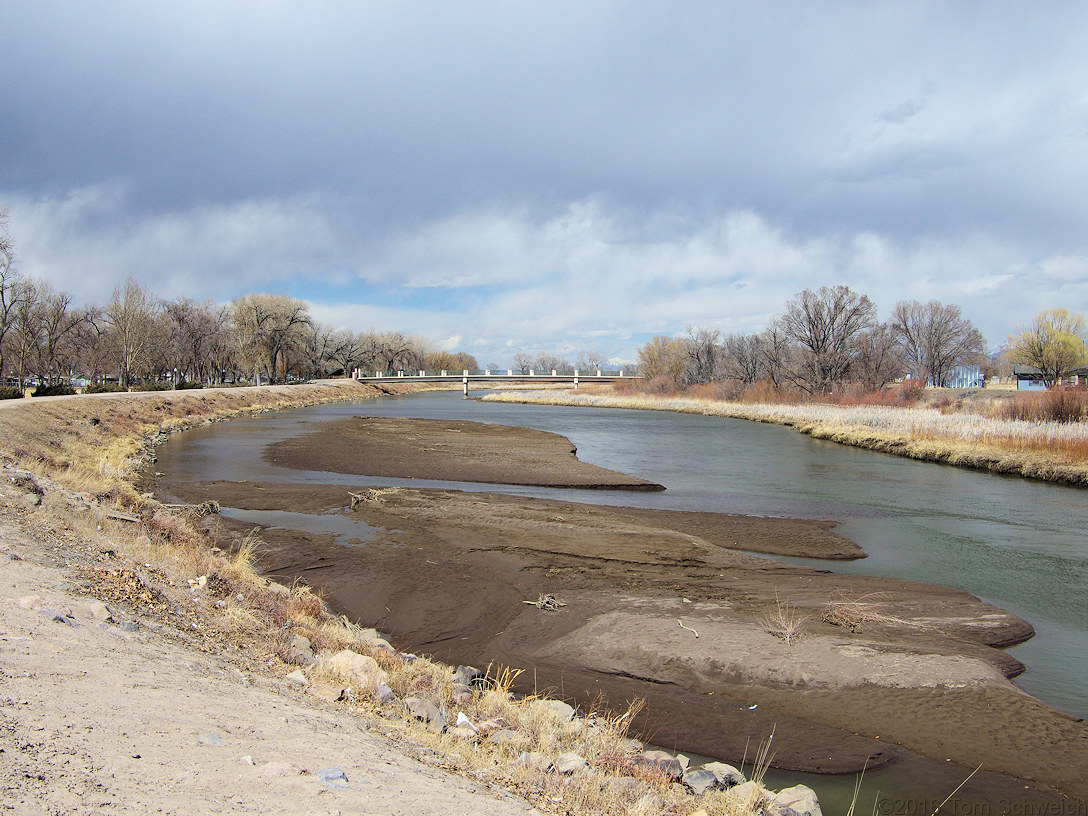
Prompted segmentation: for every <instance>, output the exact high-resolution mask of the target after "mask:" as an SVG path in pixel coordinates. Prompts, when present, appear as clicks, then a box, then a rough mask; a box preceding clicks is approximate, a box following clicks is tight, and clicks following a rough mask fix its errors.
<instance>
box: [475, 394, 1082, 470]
mask: <svg viewBox="0 0 1088 816" xmlns="http://www.w3.org/2000/svg"><path fill="white" fill-rule="evenodd" d="M484 399H485V400H493V401H497V402H533V403H539V404H554V405H580V406H589V407H601V408H634V409H640V410H653V411H675V412H678V413H691V414H704V415H708V416H722V417H730V418H735V419H747V420H753V421H756V422H768V423H773V424H777V425H787V426H791V427H794V428H796V429H797V430H799V431H801V432H802V433H806V434H810V435H811V436H813V437H816V438H819V439H827V440H830V441H834V442H840V443H842V444H846V445H854V446H856V447H862V448H867V449H870V450H876V451H881V452H883V453H891V454H895V455H898V456H908V457H911V458H914V459H920V460H925V461H932V462H941V463H945V464H951V465H958V466H962V467H971V468H977V469H981V470H989V471H992V472H996V473H1008V474H1015V475H1020V476H1024V477H1027V478H1033V479H1041V480H1044V481H1054V482H1064V483H1067V484H1075V485H1088V422H1057V421H1052V420H1051V421H1026V420H1016V419H1011V420H1010V419H1004V418H1001V417H998V416H986V415H984V414H982V413H973V412H970V411H967V410H959V411H948V410H946V409H943V408H942V407H939V406H938V407H929V406H918V407H895V406H886V405H830V404H822V403H809V404H769V403H741V402H726V401H719V400H709V399H694V398H691V397H665V396H655V395H648V394H639V395H632V394H619V395H617V394H607V393H596V394H581V393H577V392H572V391H568V392H566V393H564V394H558V393H552V394H548V395H530V394H517V395H511V394H494V395H489V396H486V397H484Z"/></svg>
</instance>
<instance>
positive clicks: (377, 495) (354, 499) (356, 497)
mask: <svg viewBox="0 0 1088 816" xmlns="http://www.w3.org/2000/svg"><path fill="white" fill-rule="evenodd" d="M396 492H397V488H395V487H382V488H376V487H371V488H368V489H367V491H366V492H365V493H352V492H351V491H348V495H349V496H350V497H351V509H352V510H354V509H355V508H357V507H358V506H359V505H360V504H364V503H373V504H381V503H382V497H383V496H388V495H391V494H393V493H396Z"/></svg>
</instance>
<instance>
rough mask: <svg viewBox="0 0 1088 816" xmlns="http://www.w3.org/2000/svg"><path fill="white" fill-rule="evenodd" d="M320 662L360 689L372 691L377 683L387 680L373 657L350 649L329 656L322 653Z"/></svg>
mask: <svg viewBox="0 0 1088 816" xmlns="http://www.w3.org/2000/svg"><path fill="white" fill-rule="evenodd" d="M321 662H322V664H323V665H324V667H325V668H326V669H327V670H328V671H330V672H332V673H333V674H336V675H339V676H340V678H341V679H343V680H344V681H345V682H347V683H349V684H351V685H353V686H356V687H357V688H359V689H362V690H366V691H373V690H374V689H376V688H377V687H378V684H379V683H385V682H387V681H388V680H389V676H388V675H387V674H386V673H385V672H384V671H383V670H382V668H381V667H380V666H379V665H378V661H376V660H375V659H374V658H373V657H369V656H367V655H361V654H357V653H356V652H353V651H351V650H350V649H344V650H342V651H339V652H337V653H336V654H334V655H332V656H331V657H328V656H325V655H322V658H321Z"/></svg>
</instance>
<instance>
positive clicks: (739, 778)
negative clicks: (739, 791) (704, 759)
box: [698, 762, 748, 788]
mask: <svg viewBox="0 0 1088 816" xmlns="http://www.w3.org/2000/svg"><path fill="white" fill-rule="evenodd" d="M698 770H703V771H710V772H711V773H712V774H714V777H715V778H716V779H717V780H718V785H717V787H719V788H732V787H736V786H737V785H743V784H744V783H745V782H747V781H748V780H747V779H746V778H745V776H744V774H742V773H741V772H740V771H738V770H737V769H736V768H734V767H733V766H732V765H727V764H726V763H724V762H708V763H706V764H705V765H701V766H700V767H699V768H698Z"/></svg>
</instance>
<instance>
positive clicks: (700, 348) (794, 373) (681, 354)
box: [639, 286, 1088, 396]
mask: <svg viewBox="0 0 1088 816" xmlns="http://www.w3.org/2000/svg"><path fill="white" fill-rule="evenodd" d="M1007 358H1008V360H1009V361H1011V362H1014V363H1021V364H1023V365H1028V366H1032V367H1035V368H1038V369H1040V370H1041V371H1042V375H1043V376H1042V378H1043V379H1044V381H1045V382H1046V383H1047V385H1053V384H1054V383H1055V382H1057V381H1059V380H1060V379H1061V378H1062V377H1064V376H1066V375H1067V374H1068V373H1069V372H1071V371H1073V370H1075V369H1076V368H1077V367H1078V366H1083V365H1085V363H1086V362H1088V357H1086V354H1085V322H1084V317H1083V316H1082V315H1076V314H1072V313H1070V312H1068V311H1067V310H1065V309H1052V310H1049V311H1047V312H1042V313H1040V314H1039V315H1037V316H1036V319H1035V321H1034V323H1033V325H1032V327H1030V328H1027V329H1023V330H1021V332H1020V333H1019V334H1017V335H1014V336H1013V337H1011V338H1010V341H1009V345H1008V349H1007ZM989 363H990V358H989V356H988V355H987V353H986V341H985V339H984V338H983V336H982V333H981V332H980V331H979V330H978V329H977V328H976V327H975V326H974V325H973V324H972V323H971V321H970V320H968V319H967V318H966V317H964V316H963V313H962V310H961V309H960V307H959V306H956V305H954V304H944V303H940V302H938V301H936V300H931V301H929V302H928V303H921V302H918V301H915V300H909V301H900V302H899V303H897V304H896V305H895V307H894V308H893V309H892V314H891V317H890V318H889V319H888V320H887V321H883V322H881V321H879V320H878V319H877V310H876V306H875V304H874V303H873V302H872V301H871V300H870V299H869V297H868V296H866V295H863V294H860V293H858V292H854V291H852V290H851V289H850V288H849V287H847V286H833V287H821V288H820V289H817V290H815V291H814V290H811V289H806V290H804V291H803V292H800V293H799V294H797V295H796V296H794V297H793V298H792V299H791V300H790V301H789V302H787V303H786V306H785V308H784V309H783V311H782V313H781V314H779V315H778V316H777V317H776V318H775V319H774V320H772V321H771V323H770V325H769V326H768V327H767V328H766V329H765V330H763V331H762V332H757V333H753V334H728V335H725V336H724V337H723V336H722V335H721V333H720V332H718V331H717V330H712V329H707V328H689V329H688V331H687V334H686V335H684V336H682V337H676V338H670V337H660V336H659V337H654V338H653V339H652V340H650V342H649V343H647V344H646V345H645V346H643V347H642V348H641V349H639V373H641V374H642V375H643V377H645V378H646V379H648V380H651V381H656V382H657V383H658V384H659V385H661V386H663V387H668V386H669V385H670V384H672V385H675V386H678V387H684V386H690V385H696V384H701V383H709V382H718V381H725V382H728V383H731V384H732V385H733V387H734V388H735V389H736V390H737V391H738V392H739V391H741V390H743V389H744V388H746V387H749V386H752V385H754V384H756V383H760V382H765V383H767V384H769V385H770V386H771V387H772V388H773V389H775V390H777V391H786V390H791V391H795V392H799V393H802V394H805V395H809V396H817V395H828V394H833V393H836V392H843V391H846V390H848V389H860V390H863V391H875V390H877V389H879V388H882V387H883V386H885V385H887V384H889V383H891V382H894V381H896V380H900V379H905V378H910V379H912V380H915V381H917V382H920V383H923V384H930V385H937V386H946V385H949V384H950V383H951V382H952V377H953V374H954V371H955V369H956V368H957V367H959V366H973V365H978V366H980V367H985V366H987V365H988V364H989Z"/></svg>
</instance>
